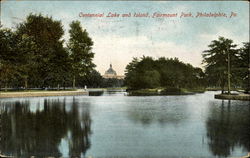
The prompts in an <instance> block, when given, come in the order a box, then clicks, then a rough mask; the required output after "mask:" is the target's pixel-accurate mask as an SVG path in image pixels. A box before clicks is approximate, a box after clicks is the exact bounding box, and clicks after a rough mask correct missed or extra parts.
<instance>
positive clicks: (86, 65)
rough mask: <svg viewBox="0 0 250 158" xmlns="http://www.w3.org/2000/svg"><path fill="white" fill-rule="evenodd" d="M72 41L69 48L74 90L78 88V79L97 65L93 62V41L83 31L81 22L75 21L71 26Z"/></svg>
mask: <svg viewBox="0 0 250 158" xmlns="http://www.w3.org/2000/svg"><path fill="white" fill-rule="evenodd" d="M69 34H70V39H69V42H68V48H69V50H70V58H71V62H72V74H73V88H74V89H75V86H76V77H80V76H85V75H86V74H87V73H88V72H90V71H91V70H92V69H93V68H94V67H95V65H94V64H93V62H92V60H93V57H94V53H93V52H92V46H93V44H94V43H93V41H92V39H91V38H90V37H89V35H88V33H87V31H86V30H83V29H82V27H81V24H80V22H79V21H73V22H72V23H71V24H70V30H69Z"/></svg>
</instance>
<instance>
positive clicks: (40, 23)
mask: <svg viewBox="0 0 250 158" xmlns="http://www.w3.org/2000/svg"><path fill="white" fill-rule="evenodd" d="M17 33H18V34H19V35H20V36H21V37H23V36H25V38H23V39H22V42H23V40H29V39H32V42H34V44H35V45H36V49H35V51H32V52H33V53H34V54H33V59H32V60H33V61H35V62H36V69H32V72H33V76H34V77H35V78H36V79H35V80H34V82H35V83H34V84H36V85H37V86H40V87H44V86H49V84H50V83H51V81H52V80H54V79H55V78H57V77H53V76H52V75H51V74H55V73H54V72H53V66H55V65H57V64H58V63H56V61H55V59H56V60H57V59H58V58H61V57H62V56H64V57H65V58H67V55H61V53H62V52H63V51H62V49H63V40H61V38H62V36H63V34H64V31H63V28H62V24H61V21H57V20H53V19H52V17H44V16H42V15H41V14H39V15H36V14H30V15H28V17H27V18H26V21H25V22H23V23H21V24H19V25H18V26H17ZM27 42H28V41H27ZM28 43H29V42H28ZM26 44H27V43H23V45H21V47H20V48H22V49H24V50H23V51H22V50H21V51H22V52H27V50H28V47H26V46H25V45H26ZM18 51H20V50H18ZM28 52H30V51H28ZM24 65H26V64H24ZM61 75H66V74H61ZM24 77H25V76H24ZM26 78H27V77H26ZM57 80H58V79H57Z"/></svg>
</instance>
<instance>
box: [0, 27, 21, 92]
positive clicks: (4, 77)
mask: <svg viewBox="0 0 250 158" xmlns="http://www.w3.org/2000/svg"><path fill="white" fill-rule="evenodd" d="M15 46H16V35H15V33H14V32H13V31H11V30H10V29H3V28H0V50H1V51H0V82H1V85H2V84H4V87H5V91H7V86H8V84H10V82H11V81H12V80H14V79H15V78H16V76H17V75H16V74H17V65H16V60H17V58H16V56H17V53H16V51H15V50H14V48H15ZM0 87H1V86H0Z"/></svg>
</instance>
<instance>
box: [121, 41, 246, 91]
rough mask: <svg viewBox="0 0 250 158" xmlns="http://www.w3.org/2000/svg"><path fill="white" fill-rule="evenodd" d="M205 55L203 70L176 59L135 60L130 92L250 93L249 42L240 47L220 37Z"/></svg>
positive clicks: (129, 74)
mask: <svg viewBox="0 0 250 158" xmlns="http://www.w3.org/2000/svg"><path fill="white" fill-rule="evenodd" d="M208 48H209V49H208V50H205V51H203V52H202V56H203V64H205V67H204V68H205V69H204V71H203V70H202V69H201V68H196V67H193V66H192V65H190V64H185V63H183V62H181V61H179V60H178V59H177V58H174V59H173V58H164V57H161V58H159V59H156V60H155V59H153V58H152V57H145V56H143V57H142V58H140V59H138V58H134V59H133V60H132V61H131V62H130V63H129V64H128V65H127V67H126V73H125V75H126V77H125V84H126V85H127V86H128V89H130V90H139V89H150V88H151V89H152V88H165V89H169V90H171V89H172V90H177V89H180V88H186V89H191V91H192V89H193V90H194V89H202V88H203V89H204V88H207V87H210V88H220V89H221V90H222V93H224V92H225V89H226V88H227V92H228V93H230V90H231V88H232V89H237V88H240V89H244V90H245V92H246V93H249V91H250V77H249V75H250V57H249V52H250V51H249V42H246V43H243V47H242V48H237V45H236V44H234V42H233V40H231V39H226V38H224V37H219V39H218V40H213V41H212V42H211V44H209V45H208Z"/></svg>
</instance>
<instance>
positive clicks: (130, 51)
mask: <svg viewBox="0 0 250 158" xmlns="http://www.w3.org/2000/svg"><path fill="white" fill-rule="evenodd" d="M93 40H94V41H95V45H94V47H93V51H94V52H95V58H94V62H95V63H96V64H97V70H98V71H99V72H100V73H101V74H103V73H104V72H105V71H106V69H108V67H109V64H110V62H111V63H112V64H113V68H114V69H115V70H116V71H117V73H118V74H123V73H124V70H125V67H126V65H127V64H128V63H129V62H130V61H132V59H133V57H142V56H143V55H145V56H152V57H154V58H159V57H167V58H174V57H177V58H179V59H180V60H181V61H183V62H186V63H192V65H194V66H201V65H200V64H201V51H200V50H199V49H197V48H194V47H193V48H192V47H189V46H186V45H179V44H176V43H174V42H166V41H162V42H157V43H154V42H153V41H152V40H150V39H149V38H148V37H146V36H130V37H124V36H118V35H113V36H106V37H103V36H93Z"/></svg>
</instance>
